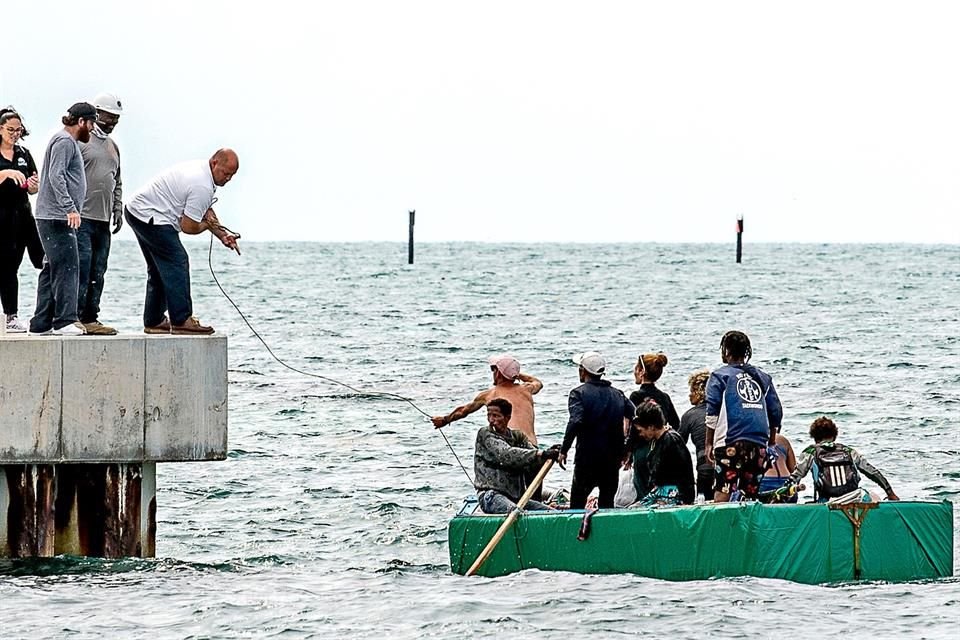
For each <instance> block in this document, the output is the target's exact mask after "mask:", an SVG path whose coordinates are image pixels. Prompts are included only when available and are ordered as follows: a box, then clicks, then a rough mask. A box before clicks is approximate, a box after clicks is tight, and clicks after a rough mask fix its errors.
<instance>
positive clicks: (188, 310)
mask: <svg viewBox="0 0 960 640" xmlns="http://www.w3.org/2000/svg"><path fill="white" fill-rule="evenodd" d="M239 169H240V160H239V158H237V154H236V153H234V152H233V150H231V149H220V150H218V151H217V152H216V153H214V154H213V156H212V157H211V158H210V159H209V160H193V161H190V162H184V163H181V164H178V165H176V166H174V167H172V168H170V169H167V170H166V171H164V172H163V173H161V174H160V175H158V176H156V177H155V178H153V180H151V181H150V182H148V183H147V184H146V185H144V186H143V187H141V188H140V190H139V191H137V192H136V193H135V194H134V195H133V198H132V199H131V200H130V202H129V203H128V204H127V206H126V207H124V217H125V218H126V221H127V224H129V225H130V228H131V229H132V230H133V234H134V235H135V236H136V237H137V242H138V243H140V251H141V252H142V253H143V258H144V260H146V262H147V292H146V297H145V299H144V303H143V332H144V333H149V334H154V333H158V334H159V333H174V334H199V335H204V334H211V333H213V327H207V326H204V325H202V324H200V322H199V321H198V320H197V319H196V318H194V317H193V298H192V297H191V295H190V258H189V256H187V250H186V249H184V248H183V243H182V242H181V241H180V232H181V231H183V233H187V234H190V235H197V234H200V233H203V232H204V231H209V232H210V233H212V234H213V235H215V236H216V237H217V238H218V239H219V240H220V242H222V243H223V246H225V247H227V248H228V249H233V250H235V251H237V236H234V235H233V234H231V233H230V232H228V231H227V230H226V229H224V228H223V227H221V226H220V220H219V219H218V218H217V214H216V213H215V212H214V210H213V208H212V207H213V203H214V200H215V198H214V194H215V193H216V190H217V187H222V186H224V185H225V184H227V183H228V182H230V180H231V179H232V178H233V176H234V175H235V174H236V173H237V171H238V170H239Z"/></svg>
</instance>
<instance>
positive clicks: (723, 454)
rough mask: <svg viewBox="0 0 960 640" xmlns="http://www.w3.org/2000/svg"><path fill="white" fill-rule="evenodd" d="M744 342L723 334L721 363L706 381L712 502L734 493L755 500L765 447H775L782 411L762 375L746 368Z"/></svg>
mask: <svg viewBox="0 0 960 640" xmlns="http://www.w3.org/2000/svg"><path fill="white" fill-rule="evenodd" d="M751 355H752V349H751V347H750V338H748V337H747V336H746V334H744V333H742V332H740V331H728V332H727V333H726V334H724V336H723V339H722V340H721V341H720V357H721V359H722V360H723V362H724V363H725V364H724V366H722V367H720V368H719V369H717V370H716V371H714V372H713V373H711V374H710V379H709V380H708V381H707V418H706V422H707V437H706V443H705V449H706V451H705V453H706V455H707V460H708V461H709V462H715V463H716V474H715V480H714V495H713V499H714V502H728V501H729V500H730V495H731V494H732V493H733V492H734V491H738V492H739V493H740V497H741V499H756V497H757V493H758V492H759V490H760V478H761V477H762V476H763V472H764V464H765V462H766V448H767V446H768V445H769V446H773V445H774V444H775V443H776V438H777V432H778V431H780V421H781V419H782V418H783V408H782V407H781V406H780V398H779V397H778V396H777V390H776V389H775V388H774V386H773V380H772V379H771V378H770V376H769V375H767V374H766V373H765V372H763V371H761V370H760V369H758V368H757V367H754V366H753V365H751V364H749V362H748V361H749V360H750V356H751Z"/></svg>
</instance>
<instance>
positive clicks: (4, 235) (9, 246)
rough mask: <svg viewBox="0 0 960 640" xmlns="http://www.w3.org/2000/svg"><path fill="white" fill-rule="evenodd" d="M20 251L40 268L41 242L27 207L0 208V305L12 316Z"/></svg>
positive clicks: (18, 291) (17, 300)
mask: <svg viewBox="0 0 960 640" xmlns="http://www.w3.org/2000/svg"><path fill="white" fill-rule="evenodd" d="M24 250H26V251H27V253H28V254H29V255H30V261H31V262H32V263H33V264H34V266H35V267H36V268H37V269H40V268H42V267H43V245H41V244H40V236H39V235H38V234H37V223H36V222H35V221H34V219H33V215H31V213H30V210H29V209H21V210H10V211H2V210H0V306H2V307H3V312H4V313H6V314H9V315H12V316H14V315H17V312H18V311H19V307H20V305H19V299H18V298H19V295H20V278H19V277H18V276H17V272H18V271H19V270H20V263H21V262H23V252H24Z"/></svg>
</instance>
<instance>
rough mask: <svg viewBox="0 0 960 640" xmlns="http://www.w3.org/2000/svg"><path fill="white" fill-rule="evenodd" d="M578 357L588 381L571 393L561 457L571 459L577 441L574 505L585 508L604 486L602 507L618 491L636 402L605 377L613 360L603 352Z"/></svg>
mask: <svg viewBox="0 0 960 640" xmlns="http://www.w3.org/2000/svg"><path fill="white" fill-rule="evenodd" d="M573 362H574V363H575V364H577V365H579V366H580V370H579V374H580V382H581V383H583V384H581V385H580V386H579V387H577V388H575V389H573V390H572V391H571V392H570V396H569V398H568V408H569V410H570V420H569V421H568V422H567V432H566V434H565V435H564V436H563V446H562V447H561V448H560V462H561V463H565V462H566V460H567V452H568V451H570V447H571V445H573V441H574V439H576V441H577V455H576V457H575V458H574V463H575V466H574V469H573V484H572V486H571V487H570V508H571V509H583V508H584V507H585V506H586V504H587V496H589V495H590V492H591V491H593V489H594V488H595V487H596V488H599V489H600V499H599V502H598V504H599V506H600V507H601V508H610V507H613V498H614V496H615V495H616V493H617V484H618V481H619V470H620V463H621V462H622V458H623V442H624V434H625V433H626V428H627V426H628V425H629V424H630V420H631V419H632V418H633V413H634V411H635V407H634V406H633V403H632V402H630V401H629V400H627V397H626V396H624V395H623V392H622V391H620V390H619V389H617V388H615V387H613V386H612V385H611V384H610V381H609V380H602V379H601V378H602V376H603V374H604V372H605V371H606V367H607V363H606V360H604V359H603V356H601V355H600V354H599V353H597V352H596V351H588V352H586V353H581V354H579V355H577V356H576V357H574V359H573Z"/></svg>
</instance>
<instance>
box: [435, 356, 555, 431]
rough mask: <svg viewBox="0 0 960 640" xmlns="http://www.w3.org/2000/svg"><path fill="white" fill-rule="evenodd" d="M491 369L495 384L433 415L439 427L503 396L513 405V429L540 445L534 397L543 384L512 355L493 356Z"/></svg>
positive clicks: (464, 416)
mask: <svg viewBox="0 0 960 640" xmlns="http://www.w3.org/2000/svg"><path fill="white" fill-rule="evenodd" d="M489 362H490V371H491V372H492V374H493V386H492V387H490V388H489V389H487V390H485V391H481V392H480V393H479V394H477V397H476V398H474V399H473V400H472V401H470V402H468V403H467V404H465V405H461V406H459V407H457V408H456V409H454V410H453V411H451V412H450V413H448V414H447V415H444V416H435V417H433V418H431V421H432V422H433V426H434V427H436V428H437V429H440V428H441V427H445V426H447V425H448V424H450V423H451V422H455V421H457V420H460V419H462V418H466V417H467V416H468V415H470V414H471V413H473V412H474V411H477V410H478V409H480V408H481V407H485V406H487V403H489V402H490V401H491V400H493V399H494V398H504V399H506V400H508V401H510V404H511V405H512V406H513V417H512V418H511V419H510V428H512V429H516V430H518V431H520V432H521V433H523V435H525V436H527V440H529V441H530V443H531V444H534V445H536V444H537V434H536V433H535V432H534V411H533V396H535V395H537V394H538V393H540V390H541V389H543V383H542V382H540V381H539V380H537V379H536V378H534V377H533V376H531V375H527V374H525V373H522V372H521V371H520V363H519V362H518V361H517V359H516V358H514V357H512V356H507V355H503V356H493V357H492V358H490V361H489Z"/></svg>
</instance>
